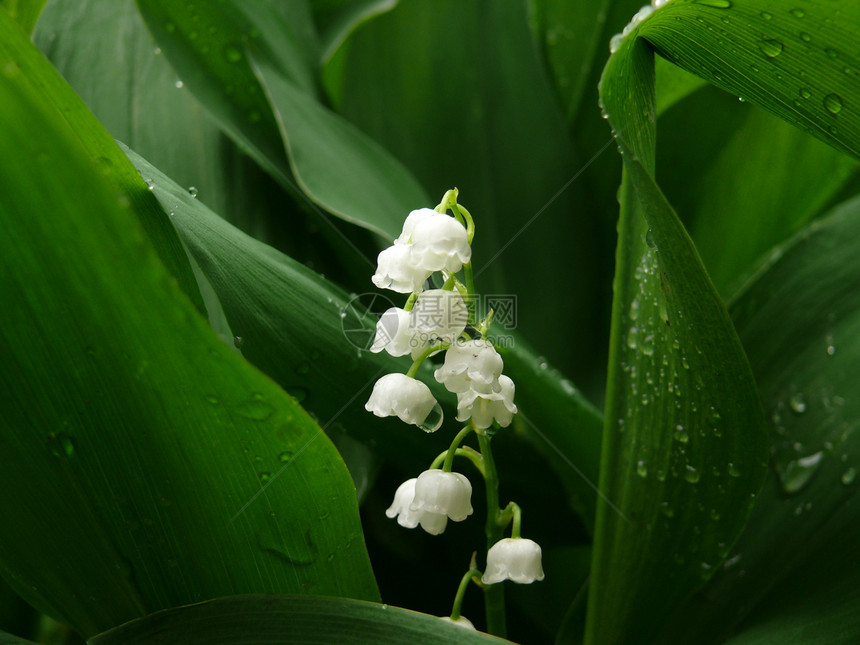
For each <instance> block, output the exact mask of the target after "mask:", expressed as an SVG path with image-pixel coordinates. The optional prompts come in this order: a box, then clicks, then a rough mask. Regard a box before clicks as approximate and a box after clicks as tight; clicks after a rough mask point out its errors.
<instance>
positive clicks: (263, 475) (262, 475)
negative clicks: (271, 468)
mask: <svg viewBox="0 0 860 645" xmlns="http://www.w3.org/2000/svg"><path fill="white" fill-rule="evenodd" d="M271 479H272V474H271V473H266V472H263V473H260V481H261V482H263V483H264V484H265V483H266V482H268V481H271Z"/></svg>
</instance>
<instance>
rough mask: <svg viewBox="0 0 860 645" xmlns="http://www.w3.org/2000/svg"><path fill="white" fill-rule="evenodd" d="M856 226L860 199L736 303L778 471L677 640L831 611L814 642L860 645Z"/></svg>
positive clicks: (859, 272) (781, 258)
mask: <svg viewBox="0 0 860 645" xmlns="http://www.w3.org/2000/svg"><path fill="white" fill-rule="evenodd" d="M858 225H860V200H857V199H854V200H852V201H850V202H848V203H846V204H844V205H842V206H840V207H839V208H837V209H836V211H835V212H834V213H833V214H832V216H830V217H828V218H826V219H823V220H819V221H816V222H814V223H813V224H811V225H810V226H809V227H807V228H806V229H805V230H804V231H803V232H802V233H800V234H799V235H797V236H796V237H795V238H794V239H792V240H791V241H790V242H789V243H788V244H786V245H784V246H783V247H780V248H778V249H777V250H776V251H775V252H774V253H773V255H772V256H771V257H770V258H769V259H768V261H767V263H766V264H765V265H764V266H763V267H762V268H761V270H760V272H759V273H758V275H756V276H755V278H754V279H752V280H751V281H750V283H749V284H748V285H747V286H746V287H745V288H744V289H743V290H742V291H741V293H740V294H739V295H738V296H737V297H736V298H735V299H734V300H733V302H732V306H731V311H732V315H733V318H734V320H735V323H736V326H737V328H738V333H739V334H740V336H741V339H742V340H743V342H744V346H745V347H746V348H747V353H748V356H749V358H750V362H751V364H752V367H753V370H754V372H755V375H756V380H757V382H758V383H759V385H760V388H761V393H762V397H763V400H764V403H765V406H766V410H767V412H768V416H769V418H770V422H771V426H772V441H771V465H772V468H771V470H770V473H769V478H768V481H767V483H766V485H765V487H764V488H763V489H762V492H761V494H760V495H759V497H758V500H757V503H756V507H755V510H754V512H753V514H752V516H751V517H750V521H749V524H748V526H747V529H746V531H745V533H744V535H743V536H742V537H741V539H740V541H739V542H738V543H737V545H736V547H735V549H734V551H733V553H732V554H731V556H730V557H729V559H728V560H727V561H726V566H725V567H724V568H723V569H722V570H721V571H720V572H719V574H718V575H716V576H714V578H713V579H712V581H711V582H710V584H709V585H708V586H707V587H706V588H705V590H704V596H703V597H702V598H699V599H697V600H696V601H695V602H693V603H691V604H690V605H689V606H688V607H687V608H686V609H685V610H682V611H680V612H679V619H678V621H677V625H676V629H674V630H671V629H670V630H667V632H666V636H665V638H664V640H665V641H666V642H667V643H668V642H678V641H690V640H691V641H695V642H701V643H705V642H718V641H719V640H720V639H721V637H723V636H725V635H727V634H728V633H730V632H731V631H732V630H733V628H734V627H735V626H736V625H737V623H738V622H739V621H741V620H744V621H745V622H744V623H742V625H741V629H743V627H744V626H746V625H750V626H756V627H755V628H754V629H753V632H754V633H758V632H759V631H761V633H762V634H765V633H766V628H765V626H764V625H765V624H772V625H774V629H789V628H790V629H792V630H793V629H795V628H798V627H799V625H801V624H802V623H803V620H802V619H804V618H809V617H811V616H813V615H814V614H815V613H817V612H820V611H822V608H823V607H830V609H828V610H827V611H826V612H824V613H823V614H822V616H828V617H829V619H828V620H832V621H834V622H831V623H830V625H826V624H818V622H819V621H812V624H810V626H809V631H802V633H804V634H810V641H809V642H818V641H815V640H812V639H811V634H812V633H813V632H815V633H820V634H822V638H826V637H827V636H828V635H830V636H831V637H833V636H837V635H849V636H850V635H851V634H853V637H849V638H848V639H847V640H843V641H839V642H853V641H856V640H857V638H860V631H858V628H857V624H856V621H855V620H853V619H851V618H850V617H848V616H845V615H844V614H845V613H846V611H847V609H848V608H849V607H851V606H852V605H851V603H852V602H854V603H855V604H854V605H853V607H854V609H852V611H855V612H856V591H853V590H856V589H857V585H858V582H860V580H858V576H857V569H856V567H853V566H847V563H848V562H853V561H854V559H855V558H856V545H857V544H858V543H860V533H858V509H857V503H856V498H857V491H858V483H860V479H857V480H856V481H855V478H856V475H857V471H858V470H860V433H858V428H860V404H858V401H859V400H860V395H858V392H857V390H858V384H857V379H856V378H855V375H856V370H855V368H854V366H855V365H856V363H857V360H858V359H860V344H858V342H857V338H858V334H860V306H858V305H860V302H858V297H857V294H858V289H860V267H858V264H857V254H858V242H857V236H856V234H855V232H856V230H857V227H858ZM691 617H695V619H694V620H693V619H691ZM837 619H838V622H836V621H837ZM759 623H762V627H761V628H759V627H757V625H758V624H759ZM780 625H781V626H782V627H779V626H780ZM816 625H817V626H816ZM777 633H779V632H777ZM774 638H776V637H774ZM837 640H838V639H837ZM739 642H757V641H755V640H753V639H752V637H750V640H749V641H746V640H739ZM779 642H783V641H782V640H779ZM784 642H791V641H789V640H788V639H787V637H786V640H785V641H784ZM830 642H837V641H836V640H832V641H830Z"/></svg>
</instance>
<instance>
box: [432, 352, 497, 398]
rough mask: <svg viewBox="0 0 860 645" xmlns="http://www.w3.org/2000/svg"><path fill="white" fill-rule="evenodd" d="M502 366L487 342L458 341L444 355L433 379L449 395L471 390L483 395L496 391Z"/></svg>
mask: <svg viewBox="0 0 860 645" xmlns="http://www.w3.org/2000/svg"><path fill="white" fill-rule="evenodd" d="M504 366H505V364H504V362H503V361H502V357H501V356H499V353H498V352H497V351H496V348H495V347H493V344H492V343H490V342H489V341H486V340H458V341H457V342H456V343H454V344H453V345H452V346H451V347H450V349H448V351H447V352H446V353H445V363H444V365H441V366H440V367H438V368H436V371H435V372H434V376H435V377H436V380H437V381H439V382H440V383H442V384H443V385H444V386H445V387H446V388H447V389H448V391H449V392H455V393H460V392H468V391H469V390H473V391H475V392H479V393H482V394H490V393H491V392H499V391H500V390H501V385H500V384H499V376H501V374H502V369H503V368H504Z"/></svg>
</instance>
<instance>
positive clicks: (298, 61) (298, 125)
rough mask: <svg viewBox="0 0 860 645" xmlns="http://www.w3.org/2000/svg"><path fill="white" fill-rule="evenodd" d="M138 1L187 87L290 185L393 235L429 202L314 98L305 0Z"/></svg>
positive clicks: (313, 50)
mask: <svg viewBox="0 0 860 645" xmlns="http://www.w3.org/2000/svg"><path fill="white" fill-rule="evenodd" d="M138 6H139V7H140V10H141V14H142V15H143V17H144V20H145V21H146V23H147V25H148V26H149V28H150V30H151V31H152V33H153V34H154V36H155V39H156V40H157V41H158V43H159V44H160V45H161V47H162V48H163V49H164V52H165V54H166V55H167V57H168V59H169V60H170V62H171V64H172V65H173V66H174V68H175V69H176V70H177V72H178V73H179V75H180V76H181V78H182V79H183V81H184V83H185V84H186V86H187V87H188V88H189V89H190V90H191V91H192V92H193V93H194V94H195V96H196V97H197V98H198V99H199V100H200V101H201V103H203V105H205V106H206V107H207V109H209V110H210V112H211V113H212V115H213V116H214V117H215V119H216V121H217V122H218V123H219V124H220V126H221V127H222V128H223V129H224V131H225V132H226V133H227V134H228V135H229V136H230V137H232V138H233V139H235V140H236V141H237V142H238V143H239V145H240V146H242V147H245V148H247V149H248V150H249V153H250V154H251V155H252V156H253V157H254V159H255V160H256V161H257V162H258V163H259V164H260V165H261V166H262V167H263V168H264V169H265V170H266V171H267V172H269V173H270V174H272V176H273V177H275V178H276V179H277V180H278V181H279V182H280V183H281V184H282V185H283V186H284V187H285V188H287V189H289V190H292V191H293V192H300V193H302V194H306V199H308V200H310V202H312V203H314V204H317V205H319V206H321V207H322V208H324V209H326V210H327V211H329V212H331V213H333V214H335V215H336V216H338V217H341V218H343V219H346V220H348V221H350V222H354V223H356V224H359V225H361V226H364V227H365V228H368V229H369V230H371V231H375V232H377V233H380V234H382V235H384V236H385V237H391V238H393V237H395V236H396V234H397V232H398V231H399V228H400V223H401V222H402V219H403V217H404V214H405V213H408V212H409V211H410V210H412V209H413V208H417V207H421V206H426V205H431V206H432V204H429V199H428V198H427V197H426V195H425V194H424V192H423V191H422V189H421V188H420V186H419V185H418V184H417V182H416V181H415V180H414V179H413V178H412V177H411V175H410V174H409V173H408V172H407V171H406V170H405V169H404V168H403V167H402V166H400V164H399V163H398V162H397V160H395V159H394V158H393V157H391V156H390V155H388V154H387V153H385V152H384V151H383V150H382V149H381V148H379V146H378V145H377V144H375V143H374V142H373V141H371V140H370V139H369V138H368V137H367V136H366V135H364V134H362V133H361V132H359V131H358V130H357V129H355V128H353V127H350V126H349V125H348V124H347V123H345V122H344V121H343V120H342V119H340V118H339V117H337V116H336V115H334V114H333V113H331V112H329V111H328V110H327V109H326V108H325V107H323V106H322V105H321V104H320V103H319V102H318V99H317V97H316V83H315V81H314V78H313V71H314V67H315V65H316V63H317V61H318V58H319V53H318V45H317V44H316V41H315V36H314V35H310V36H309V35H308V34H309V33H310V34H313V24H312V21H311V19H310V13H309V11H308V10H307V8H306V7H305V8H303V9H297V7H300V6H301V7H304V6H305V3H296V4H295V6H292V5H289V3H288V5H283V6H282V5H278V4H276V3H273V2H257V3H236V2H226V3H223V4H219V5H217V6H215V7H207V10H206V11H199V8H198V6H197V5H194V4H188V3H187V2H179V1H177V0H138ZM284 7H290V8H289V9H287V8H284ZM291 18H292V19H291ZM192 35H193V37H192ZM252 59H253V60H254V61H255V64H256V66H259V67H260V68H261V69H262V70H263V72H264V74H265V79H264V80H265V84H266V92H268V95H266V94H264V91H263V87H262V86H261V83H260V80H259V79H258V78H257V77H256V76H255V74H254V69H253V68H252V65H251V60H252ZM268 99H272V100H273V101H274V103H273V105H270V104H269V100H268ZM273 109H274V110H275V111H276V112H275V113H273ZM281 135H283V141H282V140H281ZM320 140H323V141H324V142H325V145H320V144H319V141H320ZM285 146H286V152H285ZM287 153H288V154H289V160H288V159H287ZM343 158H345V159H349V160H350V162H352V163H351V165H349V166H348V167H347V172H346V173H345V174H344V172H333V171H332V169H329V171H328V172H321V169H326V168H328V166H329V164H332V163H334V164H335V165H334V166H333V169H334V170H340V171H343V170H344V168H345V167H346V166H345V164H344V163H343V162H342V161H341V159H343ZM320 216H321V217H324V215H322V214H321V213H320Z"/></svg>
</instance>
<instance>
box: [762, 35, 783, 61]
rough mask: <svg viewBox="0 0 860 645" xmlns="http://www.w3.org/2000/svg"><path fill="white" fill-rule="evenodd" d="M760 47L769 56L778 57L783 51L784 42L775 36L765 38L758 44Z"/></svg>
mask: <svg viewBox="0 0 860 645" xmlns="http://www.w3.org/2000/svg"><path fill="white" fill-rule="evenodd" d="M758 48H759V49H760V50H761V53H762V54H764V55H765V56H767V57H768V58H776V57H777V56H779V55H780V54H781V53H782V49H783V44H782V43H781V42H779V41H778V40H774V39H773V38H765V39H764V40H762V41H761V42H760V43H759V44H758Z"/></svg>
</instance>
